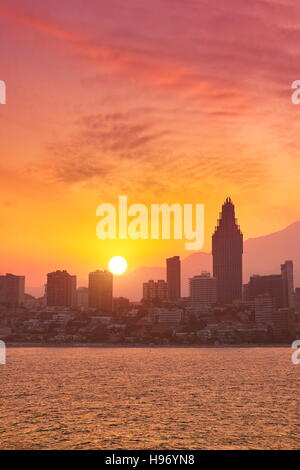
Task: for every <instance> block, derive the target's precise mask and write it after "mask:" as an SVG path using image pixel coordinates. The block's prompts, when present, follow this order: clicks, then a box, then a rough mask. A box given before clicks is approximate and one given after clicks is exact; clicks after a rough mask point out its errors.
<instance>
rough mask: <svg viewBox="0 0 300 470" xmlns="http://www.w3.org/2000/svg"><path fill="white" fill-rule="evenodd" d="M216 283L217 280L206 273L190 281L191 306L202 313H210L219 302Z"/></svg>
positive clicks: (203, 272)
mask: <svg viewBox="0 0 300 470" xmlns="http://www.w3.org/2000/svg"><path fill="white" fill-rule="evenodd" d="M216 282H217V281H216V278H215V277H211V275H210V273H208V272H206V271H202V274H200V275H199V276H194V277H192V278H191V279H190V299H191V305H192V307H193V308H194V309H196V310H198V311H199V312H200V313H208V312H209V311H210V310H211V307H212V305H213V304H215V303H216V302H217V283H216Z"/></svg>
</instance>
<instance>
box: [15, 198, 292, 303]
mask: <svg viewBox="0 0 300 470" xmlns="http://www.w3.org/2000/svg"><path fill="white" fill-rule="evenodd" d="M232 224H233V228H234V232H236V235H235V242H236V243H237V246H236V248H237V251H236V252H235V255H237V258H235V263H237V264H236V265H235V268H234V271H235V270H236V269H238V271H239V272H240V273H239V275H238V278H236V280H235V282H234V283H233V284H231V281H230V283H229V284H228V285H227V288H226V289H229V290H231V289H233V290H234V291H235V290H236V289H238V290H239V289H241V287H242V284H244V283H245V282H246V280H247V279H248V278H250V277H251V276H253V275H256V274H258V273H260V274H261V275H266V274H275V273H277V268H278V265H279V262H280V263H281V262H282V261H284V260H286V259H294V258H295V256H294V255H296V253H294V254H293V255H291V252H285V253H282V252H280V250H278V256H277V257H275V256H274V255H273V246H274V247H275V245H273V244H272V243H269V244H268V246H267V247H266V246H265V247H262V250H261V249H260V250H257V247H256V248H254V252H255V253H256V254H257V253H259V251H261V252H262V254H261V257H260V260H261V261H263V265H264V268H263V269H256V270H254V269H253V268H252V270H250V271H249V267H247V268H246V269H247V275H246V276H245V267H244V263H242V260H241V259H239V258H240V257H242V253H243V251H244V252H246V254H247V249H246V250H245V242H243V235H242V232H241V229H240V225H239V224H238V219H237V218H236V217H235V205H234V204H233V201H232V199H231V198H230V197H226V199H225V202H224V203H223V204H222V206H221V212H219V218H217V220H216V224H215V230H214V231H213V233H212V234H211V237H212V240H213V239H214V240H215V241H214V246H215V257H216V259H215V261H216V262H217V264H215V262H213V257H214V256H213V252H211V253H204V252H202V251H198V252H195V253H194V255H195V256H196V257H197V256H201V257H202V256H203V257H204V258H202V263H201V262H200V263H194V266H193V267H192V269H191V266H190V267H189V274H188V275H186V273H185V274H183V276H182V279H181V282H180V275H179V284H178V286H177V288H176V289H178V288H179V292H180V290H181V289H182V291H183V296H186V295H187V283H188V282H189V279H190V278H191V277H193V276H195V275H199V274H200V273H201V272H204V271H208V272H211V273H213V275H215V270H216V269H217V268H218V263H220V262H221V268H222V266H223V261H224V260H223V254H222V252H223V251H224V249H225V250H226V246H223V245H224V241H225V240H224V236H225V238H227V237H229V238H231V237H232V235H231V229H230V227H232ZM298 225H299V231H300V221H299V223H298ZM294 226H295V227H297V223H295V224H292V225H291V226H289V227H287V228H286V229H284V230H282V231H281V232H275V233H274V234H269V235H267V236H266V237H261V239H262V240H267V239H268V237H270V236H271V237H272V236H275V237H277V235H280V233H283V234H284V233H285V231H287V230H290V229H293V227H294ZM228 229H229V232H227V230H228ZM224 230H225V232H224ZM218 232H219V233H218ZM216 235H218V237H217V239H216ZM295 235H296V241H297V240H298V237H297V230H296V234H294V236H292V239H291V240H290V242H292V243H288V245H289V247H290V248H291V249H292V250H293V238H295ZM236 237H237V238H236ZM255 240H260V239H259V238H258V239H249V240H248V242H250V243H251V242H252V243H253V242H255ZM232 241H233V240H232ZM278 241H279V245H278V246H279V248H280V247H281V248H282V240H281V241H280V239H278V237H277V244H278ZM216 243H217V245H218V250H217V251H216V247H217V245H216ZM240 244H242V245H241V247H240ZM246 244H247V240H246ZM270 247H271V252H270V250H269V248H270ZM231 249H232V248H231ZM240 250H241V251H240ZM252 251H253V250H252ZM270 253H271V258H272V261H273V267H274V269H271V270H270V269H269V267H268V256H270ZM231 255H232V253H231ZM248 255H249V252H248ZM207 256H210V261H209V265H208V264H207V261H208V260H207V258H206V257H207ZM220 256H221V258H220ZM192 257H193V255H188V256H187V257H186V258H183V260H182V261H183V265H185V262H186V261H189V259H191V258H192ZM250 258H251V254H250ZM195 259H196V258H195ZM296 259H297V257H296ZM113 260H115V261H117V262H118V266H114V270H116V272H115V273H114V271H112V269H111V262H112V261H113ZM174 260H178V261H179V265H178V266H179V269H180V264H181V260H180V257H179V256H177V255H176V256H174V255H173V256H172V257H171V258H167V257H165V258H164V261H165V262H166V265H165V266H167V265H168V263H169V262H170V261H171V262H173V261H174ZM120 261H121V262H122V269H121V270H120V266H119V263H120ZM265 261H267V262H266V263H265ZM124 263H125V265H126V268H127V262H126V260H125V259H124V258H122V257H120V256H115V257H113V258H112V259H111V260H110V261H109V263H108V265H107V266H101V270H104V271H107V270H108V272H111V273H112V274H116V273H117V274H118V275H117V276H115V275H114V276H113V277H114V282H113V285H114V296H115V297H122V296H123V297H128V298H130V300H132V301H136V300H140V298H141V293H140V294H137V292H139V290H141V286H142V284H141V282H140V279H142V281H143V282H146V281H148V280H149V279H165V280H166V279H167V278H168V273H167V271H166V270H165V269H163V268H160V267H150V268H149V269H150V270H151V269H153V270H154V271H156V270H160V273H159V275H157V276H156V275H155V276H152V275H151V276H148V277H147V276H145V275H144V276H141V275H140V274H138V276H137V279H138V280H139V281H138V282H137V279H135V280H133V284H134V289H135V292H134V294H133V295H132V292H131V291H130V289H129V291H127V290H126V280H125V287H124V285H123V281H122V278H124V277H125V279H126V274H124V273H125V272H126V270H127V269H126V268H125V270H124V265H123V264H124ZM276 263H277V265H276ZM176 264H177V261H176V262H175V265H176ZM246 264H247V263H246ZM299 264H300V262H299V261H298V265H299ZM238 265H240V266H239V267H238ZM170 266H171V264H170ZM242 266H243V269H242ZM174 268H175V266H174ZM142 269H146V271H147V268H142ZM226 269H227V268H226ZM231 269H232V267H231V268H230V270H231ZM175 270H177V268H175ZM218 270H219V268H218ZM60 271H63V272H66V267H65V266H59V267H58V265H56V268H55V269H54V270H53V272H60ZM67 271H69V268H68V270H67ZM96 271H98V272H99V270H98V269H96ZM136 271H138V270H136ZM184 271H185V270H184ZM242 271H243V272H244V275H242ZM8 272H11V271H8ZM89 273H91V271H89ZM134 273H135V271H134V270H131V271H130V270H129V273H128V275H129V276H128V277H130V276H131V275H132V274H134ZM15 274H16V273H15ZM23 274H24V273H23ZM119 274H120V275H119ZM224 274H225V273H223V268H222V269H221V272H220V273H219V275H218V276H217V277H219V276H220V278H224ZM48 275H49V271H48ZM228 275H229V273H227V275H226V276H225V279H226V278H227V277H228ZM176 276H177V274H176V275H175V277H176ZM73 277H74V276H73ZM229 277H230V278H231V277H232V276H231V274H230V275H229ZM75 278H76V279H78V288H80V287H84V286H86V285H87V273H86V279H85V280H82V279H80V277H79V276H78V275H77V274H76V275H75ZM239 278H240V280H239ZM295 281H296V283H297V282H300V270H297V262H296V270H295ZM176 282H177V281H176ZM236 282H237V284H240V288H238V287H237V286H235V287H233V285H234V284H235V283H236ZM44 286H45V284H44V283H43V285H42V286H40V287H39V288H38V287H36V288H35V287H33V286H28V285H26V292H27V293H30V294H31V295H34V296H35V297H41V296H43V295H44ZM120 286H121V290H120ZM234 295H239V294H237V292H235V294H234ZM240 295H241V292H240Z"/></svg>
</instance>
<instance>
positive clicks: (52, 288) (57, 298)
mask: <svg viewBox="0 0 300 470" xmlns="http://www.w3.org/2000/svg"><path fill="white" fill-rule="evenodd" d="M46 297H47V306H48V307H75V305H76V276H72V275H71V274H69V273H68V272H67V271H65V270H64V271H54V272H52V273H48V274H47V285H46Z"/></svg>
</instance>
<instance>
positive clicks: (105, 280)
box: [89, 270, 113, 313]
mask: <svg viewBox="0 0 300 470" xmlns="http://www.w3.org/2000/svg"><path fill="white" fill-rule="evenodd" d="M89 307H90V308H95V309H97V310H101V311H102V312H103V313H111V312H112V307H113V275H112V273H111V272H110V271H99V270H97V271H95V272H93V273H90V274H89Z"/></svg>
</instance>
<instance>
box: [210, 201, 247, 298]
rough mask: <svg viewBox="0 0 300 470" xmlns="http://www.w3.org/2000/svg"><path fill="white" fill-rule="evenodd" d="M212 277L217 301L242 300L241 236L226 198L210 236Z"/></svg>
mask: <svg viewBox="0 0 300 470" xmlns="http://www.w3.org/2000/svg"><path fill="white" fill-rule="evenodd" d="M212 254H213V275H214V277H215V278H216V280H217V301H218V302H220V303H225V304H226V303H231V302H232V301H233V300H237V299H241V298H242V256H243V234H242V232H241V230H240V227H239V225H238V224H237V219H236V218H235V211H234V205H233V203H232V201H231V199H230V198H229V197H228V198H227V199H226V201H225V203H224V204H223V206H222V212H221V213H220V218H219V220H218V225H217V226H216V228H215V231H214V233H213V236H212Z"/></svg>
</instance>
